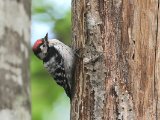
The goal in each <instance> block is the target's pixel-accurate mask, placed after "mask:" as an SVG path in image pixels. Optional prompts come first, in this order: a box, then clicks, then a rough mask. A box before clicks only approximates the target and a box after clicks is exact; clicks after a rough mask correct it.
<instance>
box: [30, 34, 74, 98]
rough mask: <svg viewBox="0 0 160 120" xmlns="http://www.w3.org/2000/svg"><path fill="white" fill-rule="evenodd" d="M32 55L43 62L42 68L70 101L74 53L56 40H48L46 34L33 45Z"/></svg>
mask: <svg viewBox="0 0 160 120" xmlns="http://www.w3.org/2000/svg"><path fill="white" fill-rule="evenodd" d="M32 49H33V52H34V54H35V55H36V56H37V57H38V58H39V59H40V60H43V64H44V67H45V68H46V69H47V71H48V72H49V74H50V75H51V76H52V77H53V79H54V80H55V81H56V83H57V84H58V85H60V86H62V87H63V88H64V90H65V92H66V94H67V96H68V97H69V98H70V99H71V85H72V80H73V71H74V60H75V58H74V52H73V51H72V49H71V48H70V47H69V46H67V45H65V44H64V43H62V42H61V41H59V40H57V39H51V40H48V33H47V34H46V36H45V37H44V38H41V39H38V40H37V41H36V42H35V43H34V45H33V48H32Z"/></svg>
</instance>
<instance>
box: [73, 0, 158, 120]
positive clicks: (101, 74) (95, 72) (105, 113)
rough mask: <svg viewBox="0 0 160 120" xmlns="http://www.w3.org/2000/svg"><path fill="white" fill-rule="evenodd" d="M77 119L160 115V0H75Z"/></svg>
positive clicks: (142, 119) (140, 119) (138, 119)
mask: <svg viewBox="0 0 160 120" xmlns="http://www.w3.org/2000/svg"><path fill="white" fill-rule="evenodd" d="M72 15H73V16H72V21H73V45H74V48H75V49H79V48H80V49H81V51H80V53H79V54H80V55H81V56H82V55H83V58H78V60H77V63H76V73H75V83H76V84H75V90H74V91H75V93H74V97H73V100H72V108H71V119H72V120H116V119H118V120H122V119H123V120H156V119H158V118H160V99H159V98H160V31H159V27H160V26H159V22H160V11H159V0H137V1H136V0H83V1H82V0H72Z"/></svg>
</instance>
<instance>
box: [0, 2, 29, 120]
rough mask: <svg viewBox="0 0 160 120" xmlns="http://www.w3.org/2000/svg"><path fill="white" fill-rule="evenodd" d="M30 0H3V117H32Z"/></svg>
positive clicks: (0, 62) (0, 46) (0, 102)
mask: <svg viewBox="0 0 160 120" xmlns="http://www.w3.org/2000/svg"><path fill="white" fill-rule="evenodd" d="M30 8H31V1H30V0H0V16H1V17H0V120H31V107H30V87H29V48H30V45H29V41H30V16H31V11H30Z"/></svg>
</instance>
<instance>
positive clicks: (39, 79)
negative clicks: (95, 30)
mask: <svg viewBox="0 0 160 120" xmlns="http://www.w3.org/2000/svg"><path fill="white" fill-rule="evenodd" d="M70 7H71V0H58V1H56V0H32V32H31V33H32V41H31V44H32V45H33V43H34V42H35V41H36V40H37V39H39V38H43V37H44V36H45V34H46V33H47V32H48V34H49V38H50V39H51V38H57V39H59V40H61V41H62V42H64V43H66V44H68V45H70V43H71V10H70ZM30 68H31V91H32V96H31V97H32V120H69V119H70V101H69V98H68V97H67V96H66V94H65V92H64V90H63V88H61V87H59V86H58V85H57V84H56V83H55V81H54V80H53V79H52V78H51V76H50V75H49V74H48V73H47V71H46V70H45V68H44V67H43V63H42V61H40V60H39V59H37V58H36V57H35V56H34V55H33V53H32V55H31V67H30Z"/></svg>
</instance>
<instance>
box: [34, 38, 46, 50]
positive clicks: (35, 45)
mask: <svg viewBox="0 0 160 120" xmlns="http://www.w3.org/2000/svg"><path fill="white" fill-rule="evenodd" d="M42 43H44V41H43V40H42V39H38V40H37V41H36V42H35V43H34V45H33V47H32V49H33V51H36V50H37V48H38V46H39V45H40V44H42Z"/></svg>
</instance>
